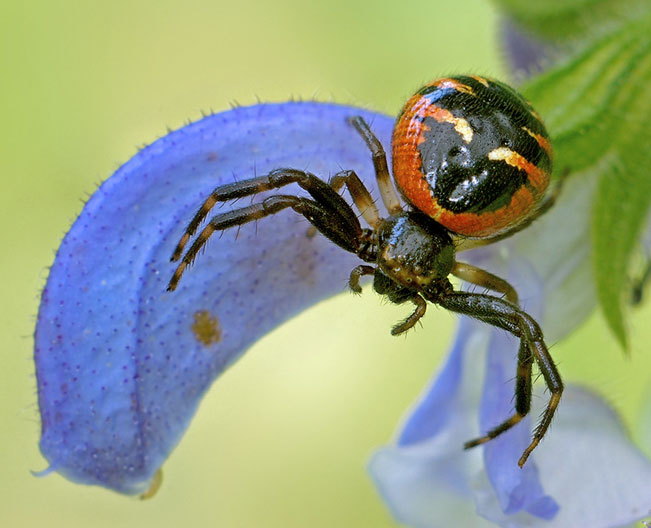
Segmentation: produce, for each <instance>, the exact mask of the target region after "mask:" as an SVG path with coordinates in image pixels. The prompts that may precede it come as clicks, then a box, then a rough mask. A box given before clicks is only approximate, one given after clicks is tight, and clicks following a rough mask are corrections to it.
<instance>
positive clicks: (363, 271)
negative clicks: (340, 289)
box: [348, 264, 375, 293]
mask: <svg viewBox="0 0 651 528" xmlns="http://www.w3.org/2000/svg"><path fill="white" fill-rule="evenodd" d="M374 274H375V268H374V267H373V266H366V265H364V264H360V265H359V266H356V267H355V268H353V271H351V272H350V279H348V286H349V287H350V289H351V290H353V292H354V293H362V288H361V286H360V285H359V279H361V278H362V276H363V275H374Z"/></svg>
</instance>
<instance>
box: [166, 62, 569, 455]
mask: <svg viewBox="0 0 651 528" xmlns="http://www.w3.org/2000/svg"><path fill="white" fill-rule="evenodd" d="M349 123H350V124H351V125H352V127H353V128H354V129H355V130H356V131H357V133H358V134H359V135H360V136H361V138H362V139H363V141H364V143H365V144H366V146H367V147H368V149H369V150H370V153H371V157H372V161H373V165H374V168H375V175H376V179H377V185H378V188H379V190H380V194H381V198H382V202H383V204H384V206H385V207H386V209H387V211H388V216H386V217H382V216H381V215H380V212H379V210H378V208H377V206H376V205H375V203H374V201H373V199H372V198H371V195H370V193H369V191H368V190H367V189H366V187H365V186H364V184H363V183H362V181H361V180H360V178H359V177H358V176H357V174H356V173H355V172H354V171H351V170H342V171H340V172H338V173H337V174H335V175H334V176H333V177H332V178H331V179H330V181H329V182H327V183H326V182H325V181H323V180H321V179H319V178H318V177H317V176H315V175H313V174H311V173H309V172H306V171H302V170H296V169H292V168H279V169H276V170H274V171H272V172H270V173H269V174H267V175H265V176H260V177H255V178H251V179H248V180H243V181H239V182H234V183H230V184H226V185H221V186H219V187H217V188H216V189H214V190H213V192H212V193H211V195H210V196H209V197H208V198H207V200H206V201H205V202H204V204H203V205H202V206H201V208H200V209H199V210H198V212H197V213H196V214H195V216H194V218H193V219H192V220H191V221H190V223H189V225H188V226H187V229H186V230H185V233H184V234H183V236H182V237H181V239H180V241H179V243H178V245H177V246H176V249H175V251H174V254H173V255H172V261H178V260H179V259H180V263H179V264H178V267H177V268H176V271H175V272H174V274H173V276H172V278H171V280H170V282H169V285H168V290H169V291H172V290H174V289H175V288H176V287H177V285H178V283H179V280H180V279H181V276H182V275H183V272H184V271H185V270H186V268H187V267H188V266H189V265H190V264H192V262H193V261H194V259H195V257H196V256H197V254H198V252H199V250H200V249H201V248H202V247H203V246H204V244H205V243H206V241H207V240H208V238H209V237H210V236H211V235H212V234H213V233H214V232H215V231H221V230H224V229H227V228H229V227H233V226H238V225H242V224H245V223H247V222H252V221H254V220H258V219H261V218H264V217H266V216H269V215H273V214H275V213H277V212H279V211H281V210H283V209H287V208H291V209H293V210H294V211H296V212H297V213H299V214H301V215H303V216H304V217H305V218H306V219H307V220H308V221H309V222H310V223H311V224H312V226H313V227H312V228H311V229H316V230H317V231H319V232H320V233H321V234H322V235H324V236H326V237H327V238H328V239H330V240H331V241H332V242H334V243H335V244H337V245H338V246H340V247H341V248H343V249H345V250H346V251H350V252H351V253H354V254H355V255H357V256H358V257H359V258H360V259H361V260H362V261H363V262H364V264H360V265H358V266H357V267H355V268H354V269H353V270H352V271H351V273H350V279H349V286H350V289H351V290H352V291H354V292H357V293H359V292H361V287H360V279H361V277H362V276H364V275H371V276H372V277H373V288H374V289H375V291H376V292H378V293H379V294H381V295H384V296H386V297H387V298H388V299H389V300H390V301H391V302H393V303H396V304H401V303H406V302H410V303H412V304H413V305H414V306H415V308H414V311H413V313H412V314H411V315H409V317H407V318H406V319H405V320H404V321H401V322H400V323H398V324H396V325H395V326H394V327H393V329H392V330H391V333H392V334H393V335H398V334H402V333H404V332H406V331H407V330H409V329H410V328H412V327H413V326H414V325H415V324H416V322H417V321H418V320H419V319H420V318H421V317H423V315H424V314H425V311H426V308H427V302H431V303H434V304H438V305H439V306H442V307H443V308H446V309H448V310H451V311H453V312H457V313H460V314H465V315H468V316H470V317H474V318H475V319H478V320H480V321H483V322H485V323H487V324H489V325H492V326H495V327H498V328H502V329H504V330H506V331H507V332H510V333H511V334H513V335H514V336H516V337H518V338H519V339H520V347H519V352H518V360H517V372H516V383H515V410H514V413H513V414H512V415H511V416H510V417H509V418H508V419H506V420H505V421H504V422H502V423H501V424H499V425H497V426H495V427H493V428H492V429H490V430H489V431H487V432H486V434H484V435H483V436H480V437H478V438H476V439H473V440H470V441H468V442H466V443H465V444H464V448H465V449H469V448H472V447H475V446H478V445H480V444H483V443H485V442H487V441H489V440H491V439H493V438H495V437H497V436H499V435H500V434H502V433H504V432H505V431H507V430H509V429H511V428H512V427H513V426H514V425H516V424H517V423H518V422H520V421H521V420H522V418H524V417H525V416H526V415H527V414H528V413H529V411H530V408H531V390H532V366H533V363H534V361H535V362H536V363H537V364H538V367H539V369H540V371H541V372H542V375H543V378H544V380H545V383H546V384H547V387H548V388H549V391H550V398H549V401H548V404H547V407H546V409H545V411H544V413H543V415H542V417H541V419H540V422H539V423H538V425H537V427H536V428H535V430H534V432H533V438H532V440H531V443H530V444H529V446H528V447H527V448H526V449H525V451H524V452H523V454H522V456H521V457H520V459H519V460H518V465H519V466H520V467H522V466H523V465H524V464H525V462H526V461H527V458H528V457H529V455H530V454H531V452H532V451H533V450H534V449H535V448H536V446H537V445H538V444H539V442H540V440H541V439H542V438H543V436H544V435H545V433H546V432H547V429H548V428H549V425H550V423H551V421H552V417H553V416H554V412H555V410H556V408H557V406H558V403H559V401H560V398H561V394H562V392H563V383H562V381H561V378H560V376H559V373H558V371H557V369H556V366H555V365H554V362H553V360H552V357H551V355H550V354H549V351H548V349H547V346H546V345H545V342H544V340H543V333H542V331H541V329H540V326H539V325H538V323H536V321H535V320H534V319H533V318H532V317H531V316H530V315H528V314H527V313H526V312H524V311H523V310H522V309H521V308H520V307H519V304H518V295H517V293H516V291H515V289H514V288H513V287H512V286H511V285H510V284H509V283H508V282H506V281H505V280H503V279H501V278H500V277H497V276H496V275H493V274H492V273H489V272H488V271H486V270H483V269H480V268H478V267H476V266H473V265H471V264H467V263H463V262H458V261H457V260H456V258H455V255H456V253H457V252H458V251H461V250H465V249H470V248H472V247H477V246H481V245H485V244H490V243H493V242H496V241H498V240H502V239H504V238H506V237H509V236H511V235H513V234H514V233H516V232H518V231H520V230H521V229H523V228H525V227H526V226H528V225H529V224H531V222H532V221H533V220H534V219H536V218H537V217H538V216H540V215H541V214H543V213H544V212H545V211H547V210H548V209H549V208H550V207H551V205H552V204H553V203H554V201H555V198H556V196H557V195H558V191H559V189H560V184H559V185H556V187H555V188H554V189H553V190H552V192H547V190H548V184H549V179H550V174H551V169H552V151H551V147H550V142H549V137H548V135H547V132H546V130H545V128H544V125H543V123H542V121H541V119H540V117H539V116H538V114H537V113H536V112H535V111H534V110H533V108H532V107H531V105H530V104H529V103H528V102H527V101H526V100H525V99H524V98H523V97H522V96H520V95H519V94H518V93H517V92H515V91H514V90H513V89H511V88H510V87H508V86H507V85H505V84H503V83H501V82H499V81H495V80H492V79H487V78H483V77H478V76H472V75H470V76H458V77H449V78H443V79H438V80H436V81H433V82H431V83H429V84H427V85H426V86H424V87H423V88H422V89H420V90H419V91H418V92H417V93H416V94H415V95H414V96H412V97H411V98H410V99H409V101H408V102H407V103H406V105H405V107H404V108H403V110H402V112H401V114H400V116H399V117H398V120H397V122H396V125H395V128H394V132H393V140H392V147H393V176H394V180H395V184H396V186H397V188H398V190H399V191H400V194H401V195H402V197H403V198H404V201H405V202H407V204H408V208H406V209H405V208H404V207H403V205H402V204H401V200H400V197H399V194H398V193H397V192H396V188H395V187H394V186H393V184H392V182H391V175H390V172H389V168H388V164H387V157H386V154H385V151H384V149H383V147H382V144H381V143H380V141H379V140H378V139H377V138H376V137H375V135H374V134H373V132H372V131H371V129H370V127H369V125H368V124H367V123H366V122H365V121H364V119H363V118H361V117H359V116H355V117H351V118H349ZM292 183H295V184H298V185H299V186H300V187H301V188H302V189H304V190H305V191H307V193H308V194H309V195H310V198H308V197H304V196H298V195H293V194H277V195H272V196H269V197H267V198H265V199H264V200H262V201H261V202H259V203H254V204H252V205H249V206H247V207H242V208H239V209H234V210H231V211H229V212H225V213H221V214H217V215H215V216H213V217H212V218H211V219H210V222H209V223H208V224H207V225H206V227H204V229H203V230H202V231H201V233H200V234H199V235H198V236H197V237H196V239H195V240H194V242H193V243H192V245H191V246H190V248H189V249H188V250H187V251H186V252H185V254H183V252H184V249H185V247H186V245H187V243H188V241H189V240H190V238H191V237H192V236H193V235H194V234H195V232H196V231H197V228H198V227H199V225H200V224H201V223H202V221H203V220H204V219H205V218H206V216H207V215H208V213H209V212H210V210H211V209H212V207H213V206H214V205H215V204H217V203H218V202H226V201H230V200H235V199H237V198H241V197H244V196H252V195H255V194H257V193H260V192H263V191H269V190H272V189H279V188H281V187H284V186H286V185H289V184H292ZM344 186H345V187H346V188H347V189H348V192H349V193H350V195H351V196H352V199H353V202H354V204H355V206H356V207H357V209H358V210H359V211H360V213H361V216H362V218H363V219H364V220H365V222H366V223H367V224H368V225H369V226H370V228H364V227H362V225H361V224H360V221H359V218H358V216H357V214H356V213H355V211H354V210H353V208H352V207H351V206H350V205H349V204H348V203H347V202H346V201H345V200H344V199H343V198H342V197H341V195H340V194H339V192H340V191H341V189H342V188H343V187H344ZM181 257H182V258H181ZM449 275H454V276H455V277H457V278H459V279H462V280H464V281H467V282H469V283H472V284H475V285H477V286H480V287H482V288H485V289H487V290H491V291H493V292H495V293H496V294H497V295H489V294H486V293H470V292H465V291H458V290H455V289H454V287H453V286H452V284H451V283H450V280H449V279H448V277H449Z"/></svg>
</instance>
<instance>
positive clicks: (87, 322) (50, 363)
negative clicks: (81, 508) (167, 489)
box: [35, 103, 392, 493]
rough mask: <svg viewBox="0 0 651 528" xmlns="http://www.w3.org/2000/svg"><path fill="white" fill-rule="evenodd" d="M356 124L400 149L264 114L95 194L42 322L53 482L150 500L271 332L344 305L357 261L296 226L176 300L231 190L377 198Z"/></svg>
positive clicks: (68, 243)
mask: <svg viewBox="0 0 651 528" xmlns="http://www.w3.org/2000/svg"><path fill="white" fill-rule="evenodd" d="M351 115H362V116H364V117H365V118H366V119H367V120H368V121H369V122H370V123H371V124H372V128H373V130H374V131H375V132H376V134H377V135H378V137H379V138H380V140H381V141H383V142H386V143H387V144H388V141H389V139H390V134H391V128H392V119H390V118H388V117H385V116H381V115H378V114H373V113H370V112H367V111H363V110H360V109H358V108H351V107H345V106H337V105H331V104H319V103H285V104H276V105H272V104H270V105H257V106H253V107H249V108H241V109H235V110H231V111H229V112H224V113H222V114H218V115H213V116H209V117H206V118H204V119H202V120H201V121H199V122H196V123H194V124H191V125H188V126H186V127H183V128H181V129H179V130H177V131H175V132H172V133H170V134H169V135H167V136H165V137H163V138H161V139H160V140H158V141H156V142H155V143H153V144H152V145H150V146H149V147H147V148H145V149H144V150H142V151H141V152H139V153H138V154H137V155H136V156H134V157H133V158H132V159H131V160H130V161H128V162H127V163H126V164H125V165H123V166H122V167H121V168H120V169H119V170H118V171H117V172H116V173H115V174H114V175H113V176H112V177H111V178H109V179H108V180H107V181H106V182H105V183H104V184H103V185H102V186H101V187H100V188H99V189H98V190H97V191H96V192H95V194H94V195H93V196H92V197H91V198H90V200H89V201H88V203H87V204H86V206H85V207H84V209H83V211H82V213H81V214H80V216H79V218H78V219H77V220H76V222H75V223H74V225H73V226H72V228H71V229H70V231H69V232H68V234H67V235H66V237H65V238H64V240H63V242H62V243H61V246H60V248H59V250H58V252H57V255H56V259H55V262H54V265H53V266H52V269H51V271H50V275H49V278H48V281H47V284H46V287H45V289H44V291H43V295H42V300H41V306H40V310H39V314H38V323H37V327H36V335H35V361H36V374H37V380H38V399H39V407H40V412H41V418H42V437H41V442H40V448H41V452H42V453H43V455H44V456H45V457H46V458H47V459H48V461H49V462H50V464H51V466H50V469H52V470H55V471H58V472H60V473H61V474H63V475H64V476H66V477H67V478H69V479H71V480H74V481H77V482H81V483H85V484H98V485H102V486H106V487H109V488H112V489H114V490H117V491H120V492H123V493H140V492H143V491H144V490H145V489H147V487H148V485H149V482H150V480H151V479H152V476H153V475H154V474H155V472H156V471H157V469H158V468H159V466H160V465H161V464H162V462H163V461H164V460H165V458H166V457H167V456H168V455H169V453H170V451H171V450H172V449H173V448H174V446H175V445H176V444H177V442H178V441H179V440H180V438H181V436H182V435H183V432H184V431H185V429H186V427H187V426H188V423H189V421H190V419H191V418H192V416H193V414H194V412H195V410H196V407H197V405H198V403H199V401H200V399H201V396H202V395H203V393H204V392H205V391H206V389H207V388H208V387H209V386H210V384H211V383H212V382H213V381H214V380H215V378H216V377H217V376H218V375H219V374H221V372H223V371H224V369H226V367H228V366H229V365H230V364H232V363H233V362H234V361H235V360H236V359H237V358H238V357H239V356H240V355H241V354H242V353H243V352H244V351H245V350H246V349H247V348H248V347H249V346H250V345H251V344H252V343H253V342H254V341H256V340H257V339H258V338H260V337H261V336H262V335H264V334H265V333H266V332H268V331H269V330H270V329H272V328H274V327H275V326H277V325H278V324H279V323H281V322H282V321H284V320H286V319H288V318H289V317H291V316H292V315H293V314H295V313H297V312H299V311H300V310H302V309H304V308H305V307H307V306H309V305H312V304H314V303H315V302H317V301H318V300H320V299H323V298H325V297H328V296H330V295H333V294H335V293H338V292H339V291H341V290H342V287H343V286H342V285H344V284H345V283H346V279H347V277H348V274H349V272H350V270H351V268H352V267H353V266H354V265H355V263H356V259H355V258H354V256H352V255H349V254H347V253H346V252H344V251H343V250H341V249H339V248H337V247H336V246H334V245H333V244H332V243H330V242H328V241H327V240H326V239H325V238H324V237H321V236H316V237H313V238H310V237H308V236H307V225H308V224H307V223H306V222H302V221H300V220H298V219H297V217H296V215H295V214H293V213H292V212H291V211H288V212H282V213H279V214H277V215H275V216H273V217H272V218H268V219H265V220H264V221H261V222H259V223H257V225H254V224H248V225H246V226H243V227H242V229H241V230H240V231H239V234H238V236H237V237H236V233H235V230H233V231H228V232H226V233H225V234H224V235H223V236H222V237H221V238H219V236H218V235H215V236H214V238H215V240H211V242H210V244H209V245H210V246H211V247H209V248H208V251H206V252H205V254H204V255H203V256H201V257H200V258H198V259H197V262H196V264H195V266H194V267H193V268H192V269H190V270H188V271H187V272H186V274H185V275H184V277H183V279H182V281H181V283H180V286H179V288H178V290H177V291H175V292H173V293H168V292H166V291H165V290H166V286H167V282H168V280H169V279H170V277H171V274H172V273H173V271H174V269H175V265H174V264H172V263H170V261H169V259H170V255H171V254H172V250H173V248H174V246H175V244H176V242H177V241H178V239H179V238H180V236H181V234H182V233H183V231H184V229H185V226H186V224H187V222H188V220H189V219H190V218H191V217H192V215H193V214H194V211H195V210H196V208H197V207H198V206H199V205H200V204H201V203H202V202H203V200H204V199H205V198H206V196H207V195H208V194H209V193H210V191H211V190H212V189H213V188H214V187H215V186H217V185H219V184H223V183H225V182H231V181H233V180H234V179H244V178H249V177H253V176H254V175H255V174H256V173H257V174H264V173H265V172H267V171H269V170H272V169H275V168H278V167H282V166H291V167H295V168H298V169H309V170H310V171H311V172H313V173H316V174H318V175H320V176H322V177H325V178H327V177H328V176H329V175H331V174H333V173H335V172H337V171H338V170H340V169H341V168H342V167H345V168H347V169H354V170H356V171H357V172H358V174H359V175H360V177H361V178H363V179H365V180H366V181H368V182H369V183H370V188H371V189H375V186H374V184H373V181H372V180H373V169H372V164H371V160H370V153H369V151H368V149H367V148H366V146H365V145H364V143H363V141H362V139H361V138H360V137H359V136H358V135H357V134H356V132H355V131H354V130H353V129H352V128H351V127H350V126H349V125H348V124H347V122H346V118H347V117H349V116H351ZM289 192H291V193H294V192H296V189H294V188H292V189H291V191H289ZM247 204H248V202H247Z"/></svg>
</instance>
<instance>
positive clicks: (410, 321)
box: [391, 294, 427, 336]
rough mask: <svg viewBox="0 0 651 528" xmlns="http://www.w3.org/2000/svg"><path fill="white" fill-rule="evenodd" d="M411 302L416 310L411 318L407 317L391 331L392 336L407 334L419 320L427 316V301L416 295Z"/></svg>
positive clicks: (411, 298)
mask: <svg viewBox="0 0 651 528" xmlns="http://www.w3.org/2000/svg"><path fill="white" fill-rule="evenodd" d="M409 300H410V301H411V302H413V303H414V304H415V305H416V309H415V310H414V312H413V313H412V314H411V315H410V316H409V317H407V319H405V320H404V321H402V322H401V323H398V324H397V325H395V326H394V327H393V328H392V329H391V335H394V336H395V335H399V334H402V333H403V332H406V331H407V330H409V329H410V328H412V327H413V326H414V325H415V324H416V323H417V322H418V320H419V319H420V318H421V317H423V315H425V311H426V310H427V302H425V299H423V298H422V297H421V296H420V295H418V294H415V295H414V296H413V297H410V298H409Z"/></svg>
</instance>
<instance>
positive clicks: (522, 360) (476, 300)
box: [432, 292, 563, 467]
mask: <svg viewBox="0 0 651 528" xmlns="http://www.w3.org/2000/svg"><path fill="white" fill-rule="evenodd" d="M432 301H433V302H437V303H438V304H439V305H441V306H442V307H443V308H447V309H448V310H451V311H453V312H457V313H462V314H465V315H469V316H470V317H474V318H476V319H479V320H481V321H484V322H486V323H488V324H491V325H493V326H497V327H499V328H503V329H504V330H507V331H508V332H510V333H511V334H513V335H515V336H516V337H519V338H520V352H519V354H518V370H517V382H516V390H515V398H516V402H515V413H514V414H513V416H511V417H510V418H509V419H508V420H505V421H504V422H503V423H501V424H499V425H498V426H497V427H494V428H493V429H491V430H490V431H488V432H487V433H486V434H485V435H484V436H482V437H480V438H477V439H476V440H471V441H470V442H468V443H466V445H465V447H466V448H470V447H473V446H476V445H479V444H482V443H484V442H487V441H488V440H490V439H492V438H495V437H496V436H499V435H500V434H502V433H503V432H505V431H507V430H509V429H510V428H511V427H513V426H514V425H515V424H516V423H518V422H519V421H520V420H521V419H522V418H523V417H524V416H526V415H527V414H528V413H529V410H530V408H531V363H532V360H535V361H536V363H537V364H538V367H539V368H540V371H541V373H542V375H543V378H544V379H545V383H546V384H547V387H548V389H549V392H550V393H551V396H550V398H549V402H548V403H547V407H546V409H545V412H544V413H543V415H542V418H541V420H540V423H539V424H538V426H537V427H536V429H535V431H534V434H533V439H532V441H531V443H530V444H529V446H528V447H527V448H526V449H525V450H524V452H523V453H522V456H521V457H520V459H519V460H518V465H519V466H520V467H522V466H523V465H524V463H525V462H526V461H527V458H529V455H530V454H531V452H532V451H533V450H534V449H535V448H536V446H537V445H538V444H539V443H540V440H541V439H542V438H543V436H545V433H546V432H547V429H548V428H549V425H550V423H551V421H552V418H553V416H554V412H555V411H556V407H557V406H558V402H559V401H560V399H561V394H562V393H563V382H562V381H561V377H560V375H559V373H558V370H557V369H556V366H555V365H554V361H553V360H552V357H551V355H550V354H549V351H548V350H547V346H546V345H545V342H544V340H543V334H542V331H541V330H540V327H539V326H538V324H537V323H536V321H534V320H533V318H532V317H531V316H530V315H528V314H527V313H525V312H523V311H522V310H520V309H519V308H518V307H517V306H514V305H513V304H511V303H510V302H508V301H505V300H503V299H500V298H499V297H493V296H491V295H484V294H477V293H462V292H449V293H443V294H441V296H440V297H438V298H436V299H432Z"/></svg>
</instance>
